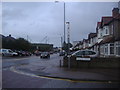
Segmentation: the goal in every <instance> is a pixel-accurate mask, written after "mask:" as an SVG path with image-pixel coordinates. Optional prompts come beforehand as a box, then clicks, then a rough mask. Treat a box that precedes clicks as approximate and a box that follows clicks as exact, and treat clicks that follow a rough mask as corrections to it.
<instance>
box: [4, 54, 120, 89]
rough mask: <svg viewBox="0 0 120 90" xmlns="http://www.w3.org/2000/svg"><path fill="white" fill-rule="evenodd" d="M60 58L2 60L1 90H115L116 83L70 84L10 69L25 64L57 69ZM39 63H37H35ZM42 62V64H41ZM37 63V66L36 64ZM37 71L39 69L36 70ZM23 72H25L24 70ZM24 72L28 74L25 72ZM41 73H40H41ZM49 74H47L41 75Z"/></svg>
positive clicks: (57, 56)
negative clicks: (28, 89)
mask: <svg viewBox="0 0 120 90" xmlns="http://www.w3.org/2000/svg"><path fill="white" fill-rule="evenodd" d="M61 58H62V57H60V56H59V55H58V54H53V55H51V58H50V59H40V57H37V56H31V57H24V58H4V59H3V60H2V64H3V65H2V68H3V69H2V87H3V88H116V87H119V84H117V83H105V82H88V81H81V82H72V81H67V80H62V79H60V80H59V79H54V78H45V77H41V76H34V75H25V74H21V73H16V72H13V71H12V70H11V69H10V68H11V67H14V66H15V67H17V66H22V65H27V64H34V65H37V64H40V65H39V66H41V67H42V68H40V69H45V68H50V67H53V66H56V67H59V64H58V63H59V60H60V59H61ZM37 62H39V63H37ZM43 62H44V63H43ZM36 63H37V64H36ZM38 69H39V68H38ZM24 71H25V70H24ZM25 72H29V71H28V70H26V71H25ZM41 73H42V72H41ZM43 74H49V73H43Z"/></svg>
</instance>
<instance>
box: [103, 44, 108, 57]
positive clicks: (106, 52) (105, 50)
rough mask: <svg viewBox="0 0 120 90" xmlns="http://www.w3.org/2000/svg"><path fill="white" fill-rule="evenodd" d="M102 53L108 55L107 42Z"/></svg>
mask: <svg viewBox="0 0 120 90" xmlns="http://www.w3.org/2000/svg"><path fill="white" fill-rule="evenodd" d="M104 53H105V54H107V55H108V44H106V45H105V47H104Z"/></svg>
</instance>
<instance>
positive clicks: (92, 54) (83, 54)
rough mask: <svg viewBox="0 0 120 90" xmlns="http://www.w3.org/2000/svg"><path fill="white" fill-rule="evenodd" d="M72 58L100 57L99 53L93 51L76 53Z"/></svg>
mask: <svg viewBox="0 0 120 90" xmlns="http://www.w3.org/2000/svg"><path fill="white" fill-rule="evenodd" d="M72 56H76V57H86V58H89V57H98V53H97V52H95V51H92V50H79V51H76V52H74V53H73V54H72Z"/></svg>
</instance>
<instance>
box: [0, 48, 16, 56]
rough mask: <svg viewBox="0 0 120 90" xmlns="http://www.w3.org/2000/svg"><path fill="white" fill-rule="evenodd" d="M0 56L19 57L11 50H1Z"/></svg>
mask: <svg viewBox="0 0 120 90" xmlns="http://www.w3.org/2000/svg"><path fill="white" fill-rule="evenodd" d="M0 54H1V55H2V56H17V55H18V54H17V53H16V52H13V51H12V50H10V49H0Z"/></svg>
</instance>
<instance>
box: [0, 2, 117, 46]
mask: <svg viewBox="0 0 120 90" xmlns="http://www.w3.org/2000/svg"><path fill="white" fill-rule="evenodd" d="M117 5H118V3H117V2H111V3H110V2H103V3H102V2H83V3H82V2H66V8H65V9H66V21H69V22H70V41H71V42H73V41H80V40H82V39H83V38H87V36H88V34H89V33H90V32H95V28H96V24H97V22H98V21H100V20H101V17H102V16H111V15H112V9H113V8H114V7H117ZM63 6H64V3H63V2H59V3H54V2H34V3H33V2H16V3H15V2H3V3H2V15H3V16H2V27H3V29H2V34H3V35H5V36H8V35H9V34H11V35H12V36H13V37H15V38H19V37H23V38H25V39H27V36H28V40H29V41H31V42H34V43H45V42H46V40H45V39H44V38H45V37H46V36H47V38H46V39H47V43H50V44H54V46H60V45H61V38H60V37H61V36H62V37H63V32H64V8H63ZM66 36H67V35H66Z"/></svg>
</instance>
